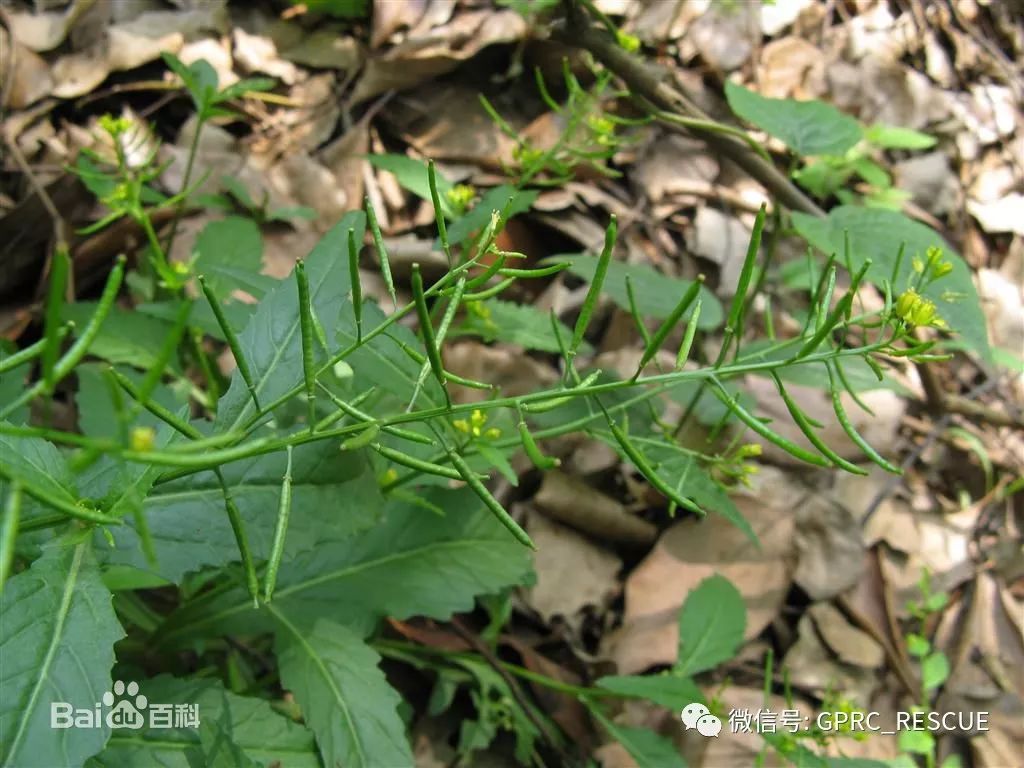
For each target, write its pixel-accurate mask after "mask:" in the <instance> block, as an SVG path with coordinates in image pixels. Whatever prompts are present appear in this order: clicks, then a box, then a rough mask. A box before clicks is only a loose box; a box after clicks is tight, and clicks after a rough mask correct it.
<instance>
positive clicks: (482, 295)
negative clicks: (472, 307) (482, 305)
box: [464, 277, 516, 301]
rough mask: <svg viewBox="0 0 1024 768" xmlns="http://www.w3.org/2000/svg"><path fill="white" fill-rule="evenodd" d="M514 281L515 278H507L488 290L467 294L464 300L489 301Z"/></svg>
mask: <svg viewBox="0 0 1024 768" xmlns="http://www.w3.org/2000/svg"><path fill="white" fill-rule="evenodd" d="M515 281H516V278H514V277H507V278H505V279H504V280H502V281H501V282H500V283H498V284H497V285H492V286H491V287H490V288H486V289H484V290H482V291H477V292H476V293H467V294H466V295H465V297H464V298H465V300H466V301H483V300H484V299H490V298H492V297H494V296H497V295H498V294H499V293H501V292H502V291H504V290H505V289H506V288H508V287H509V286H511V285H512V284H513V283H514V282H515Z"/></svg>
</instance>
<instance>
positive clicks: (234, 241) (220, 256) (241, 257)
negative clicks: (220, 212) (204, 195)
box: [193, 216, 263, 299]
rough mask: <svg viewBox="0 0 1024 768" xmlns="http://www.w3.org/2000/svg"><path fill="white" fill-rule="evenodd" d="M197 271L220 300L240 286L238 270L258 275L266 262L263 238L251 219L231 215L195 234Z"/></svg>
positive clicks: (212, 222)
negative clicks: (264, 259)
mask: <svg viewBox="0 0 1024 768" xmlns="http://www.w3.org/2000/svg"><path fill="white" fill-rule="evenodd" d="M193 251H194V252H195V256H196V263H195V272H196V274H200V275H205V276H206V281H207V282H208V283H209V284H210V287H212V288H213V290H214V293H216V294H217V295H218V296H219V297H221V299H226V298H227V297H228V296H229V295H230V294H231V292H232V291H233V290H234V289H235V288H237V287H238V282H237V277H236V275H237V274H238V273H242V274H252V275H258V274H259V272H260V268H261V266H262V265H263V238H262V237H261V236H260V228H259V227H258V226H256V223H255V222H254V221H253V220H252V219H247V218H244V217H242V216H228V217H227V218H225V219H220V220H217V221H211V222H210V223H209V224H207V225H206V226H205V227H203V229H202V231H201V232H200V233H199V235H198V236H197V237H196V242H195V246H194V247H193Z"/></svg>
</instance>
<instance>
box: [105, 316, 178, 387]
mask: <svg viewBox="0 0 1024 768" xmlns="http://www.w3.org/2000/svg"><path fill="white" fill-rule="evenodd" d="M191 313H192V302H191V301H182V302H181V303H180V304H178V312H177V314H176V315H175V317H174V325H173V326H171V331H170V333H168V334H167V335H166V336H164V340H163V341H162V342H161V344H160V349H159V350H157V353H156V357H155V358H154V360H153V363H152V365H151V366H150V367H149V370H148V371H146V375H145V376H144V377H143V379H142V383H141V384H140V385H139V399H140V400H142V401H146V400H149V396H150V395H151V394H153V390H154V389H156V385H157V384H158V383H159V382H160V379H161V377H162V376H163V375H164V373H165V372H166V371H167V364H168V362H169V361H170V359H171V356H172V355H174V353H175V351H177V349H178V346H179V344H180V343H181V337H182V335H184V333H185V326H186V324H187V323H188V318H189V315H190V314H191ZM111 370H113V369H111Z"/></svg>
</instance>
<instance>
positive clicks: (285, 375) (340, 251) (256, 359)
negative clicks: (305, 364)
mask: <svg viewBox="0 0 1024 768" xmlns="http://www.w3.org/2000/svg"><path fill="white" fill-rule="evenodd" d="M365 226H366V215H365V214H364V213H363V212H362V211H353V212H352V213H347V214H345V216H344V217H343V218H342V219H341V221H339V222H338V223H337V224H335V225H334V227H332V228H331V229H330V231H328V232H327V234H326V235H324V237H323V239H322V240H320V242H319V243H317V245H316V247H315V248H313V251H312V252H311V253H310V254H309V257H308V258H307V259H306V275H307V276H308V278H309V292H310V303H311V304H312V306H313V314H314V316H315V317H317V318H318V319H319V320H320V322H321V323H323V324H325V326H326V327H329V325H328V324H333V323H334V322H336V320H337V318H338V316H339V312H340V311H341V307H342V304H343V300H344V298H345V297H346V296H347V295H348V292H349V289H350V288H351V285H350V283H349V274H348V260H347V258H346V257H345V255H344V254H345V253H346V252H347V251H346V249H347V248H348V230H349V229H354V230H355V235H356V242H361V241H362V239H363V229H364V228H365ZM238 340H239V344H240V346H241V349H242V353H243V354H244V355H245V356H246V357H247V359H248V360H249V368H250V369H251V371H252V376H253V381H254V383H255V387H256V394H257V395H258V396H259V398H260V402H261V403H270V402H271V401H273V400H275V399H276V398H278V397H280V396H281V395H283V394H284V393H285V392H287V391H289V390H291V389H292V388H294V387H296V386H298V385H300V384H301V383H302V381H303V377H302V345H301V344H300V343H299V299H298V292H297V291H296V289H295V281H294V280H283V281H281V282H280V283H279V284H278V285H277V286H276V287H275V288H274V289H273V290H272V291H271V292H270V293H268V294H267V295H266V296H265V297H264V299H263V300H262V301H261V302H260V303H259V306H258V307H257V309H256V311H255V312H254V313H253V316H252V318H251V319H250V320H249V324H248V325H247V326H246V327H245V330H244V331H242V332H241V333H240V334H239V336H238ZM314 348H315V349H316V350H317V351H318V352H319V354H318V356H317V360H318V363H322V362H324V361H325V357H324V354H323V350H320V349H319V345H314ZM253 410H254V406H253V403H252V398H251V397H250V395H249V390H248V388H247V387H246V385H245V382H244V381H243V380H242V376H241V374H240V373H239V372H238V371H237V370H236V371H235V373H234V375H233V376H232V377H231V387H230V388H229V389H228V391H227V392H226V393H225V394H224V396H223V397H222V398H221V399H220V402H219V403H218V406H217V420H216V427H217V429H219V430H221V431H223V430H225V429H233V428H235V427H237V426H239V425H241V423H242V422H243V421H244V420H245V419H246V418H247V417H249V416H251V415H252V413H253Z"/></svg>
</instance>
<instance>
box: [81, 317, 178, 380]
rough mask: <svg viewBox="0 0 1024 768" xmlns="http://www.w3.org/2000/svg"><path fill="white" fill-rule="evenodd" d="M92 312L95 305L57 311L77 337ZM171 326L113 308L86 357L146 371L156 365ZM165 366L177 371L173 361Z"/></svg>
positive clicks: (157, 319) (156, 318)
mask: <svg viewBox="0 0 1024 768" xmlns="http://www.w3.org/2000/svg"><path fill="white" fill-rule="evenodd" d="M95 313H96V302H94V301H79V302H76V303H74V304H68V305H66V306H65V307H64V308H63V310H62V312H61V319H62V320H63V321H64V322H67V321H69V320H70V321H73V322H74V324H75V330H74V333H75V334H76V335H77V334H80V333H81V332H82V330H83V329H84V328H85V327H86V324H87V323H88V322H89V318H91V317H92V316H93V315H94V314H95ZM173 327H174V325H173V323H172V322H169V321H165V320H162V319H160V318H158V317H153V316H151V315H144V314H141V313H138V312H130V311H129V310H126V309H121V308H120V307H116V306H115V307H114V308H113V309H111V311H110V314H109V315H107V316H106V318H104V320H103V324H102V325H101V326H100V329H99V333H98V334H97V335H96V338H95V339H94V340H93V342H92V344H90V345H89V354H90V355H93V356H94V357H100V358H103V359H104V360H107V361H108V362H111V363H123V364H125V365H131V366H134V367H136V368H142V369H148V368H151V367H153V366H154V365H156V363H157V355H159V353H160V349H161V347H162V346H163V343H164V339H166V338H167V336H168V334H170V332H171V330H172V328H173ZM167 365H168V368H169V369H170V370H171V371H172V372H175V373H177V372H178V364H177V363H176V362H175V361H174V360H171V361H169V362H168V364H167Z"/></svg>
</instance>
